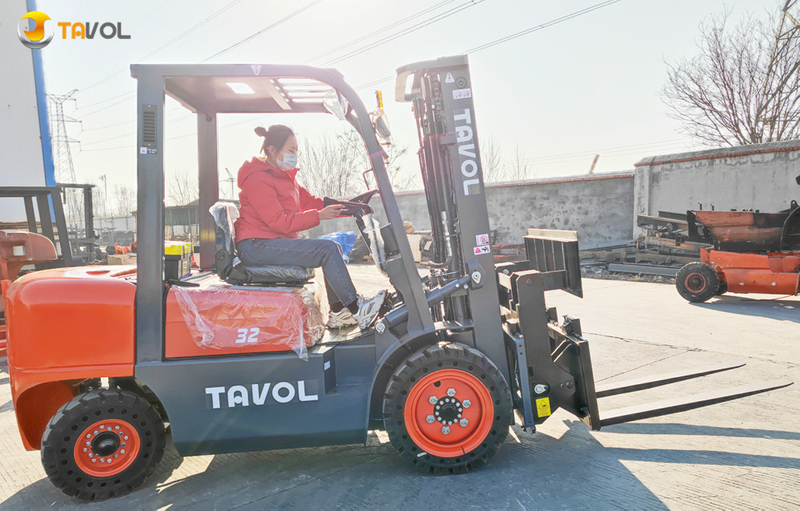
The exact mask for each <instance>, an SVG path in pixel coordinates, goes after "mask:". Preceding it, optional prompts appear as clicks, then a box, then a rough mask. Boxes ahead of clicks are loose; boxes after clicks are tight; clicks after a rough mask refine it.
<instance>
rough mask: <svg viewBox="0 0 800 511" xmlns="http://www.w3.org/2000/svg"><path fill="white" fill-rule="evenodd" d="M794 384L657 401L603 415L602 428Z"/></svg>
mask: <svg viewBox="0 0 800 511" xmlns="http://www.w3.org/2000/svg"><path fill="white" fill-rule="evenodd" d="M792 383H793V382H792V381H791V380H788V379H782V380H774V381H770V382H759V383H751V384H749V385H742V386H741V387H735V388H732V389H723V390H716V391H713V392H706V393H703V394H696V395H693V396H681V397H676V398H670V399H664V400H662V401H656V402H654V403H646V404H643V405H636V406H629V407H626V408H618V409H616V410H611V411H610V412H607V413H605V414H601V416H600V427H604V426H611V425H612V424H621V423H623V422H632V421H637V420H641V419H649V418H651V417H659V416H661V415H668V414H671V413H678V412H685V411H687V410H694V409H695V408H701V407H703V406H708V405H713V404H716V403H723V402H725V401H732V400H734V399H738V398H740V397H746V396H752V395H753V394H760V393H761V392H767V391H769V390H775V389H780V388H783V387H788V386H789V385H791V384H792Z"/></svg>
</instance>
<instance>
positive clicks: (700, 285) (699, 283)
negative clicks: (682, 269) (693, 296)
mask: <svg viewBox="0 0 800 511" xmlns="http://www.w3.org/2000/svg"><path fill="white" fill-rule="evenodd" d="M685 284H686V289H688V290H689V291H690V292H692V293H699V292H700V291H702V290H703V289H705V287H706V278H705V277H704V276H703V275H701V274H700V273H690V274H689V275H687V276H686V281H685Z"/></svg>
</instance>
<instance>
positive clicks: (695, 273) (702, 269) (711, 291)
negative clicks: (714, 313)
mask: <svg viewBox="0 0 800 511" xmlns="http://www.w3.org/2000/svg"><path fill="white" fill-rule="evenodd" d="M675 285H676V287H677V288H678V293H679V294H680V295H681V296H682V297H684V298H685V299H687V300H689V301H690V302H705V301H706V300H708V299H709V298H711V297H713V296H714V295H716V294H717V291H718V290H719V277H718V276H717V271H716V270H715V269H714V268H712V267H711V266H709V265H707V264H705V263H699V262H694V263H689V264H687V265H686V266H684V267H683V268H681V269H680V271H678V275H677V276H676V277H675Z"/></svg>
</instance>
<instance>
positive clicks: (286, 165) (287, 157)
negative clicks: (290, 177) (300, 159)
mask: <svg viewBox="0 0 800 511" xmlns="http://www.w3.org/2000/svg"><path fill="white" fill-rule="evenodd" d="M278 167H280V169H281V170H292V169H293V168H296V167H297V155H296V154H288V153H283V161H281V160H278Z"/></svg>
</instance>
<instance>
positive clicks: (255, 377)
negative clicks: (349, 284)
mask: <svg viewBox="0 0 800 511" xmlns="http://www.w3.org/2000/svg"><path fill="white" fill-rule="evenodd" d="M131 71H132V75H133V76H134V77H135V78H136V79H137V82H138V93H137V94H138V95H137V113H138V127H137V131H138V135H137V142H138V144H137V148H136V150H137V152H138V190H139V193H138V208H137V210H138V217H137V243H138V250H137V252H138V255H137V259H138V261H137V267H119V266H117V267H91V268H90V267H80V268H68V269H52V270H45V271H40V272H34V273H31V274H29V275H26V276H24V277H22V278H20V279H19V280H17V281H16V282H14V283H13V284H12V285H11V287H10V288H9V290H8V293H7V296H6V306H7V313H8V325H9V331H8V333H9V348H8V355H9V359H8V360H9V370H10V374H11V385H12V394H13V401H14V408H15V412H16V416H17V421H18V424H19V429H20V434H21V436H22V441H23V444H24V445H25V447H26V448H27V449H31V450H33V449H41V455H42V462H43V465H44V468H45V470H46V472H47V475H48V477H49V478H50V480H51V481H52V482H53V484H54V485H55V486H56V487H58V488H59V489H61V490H62V491H63V492H65V493H66V494H68V495H73V496H75V497H76V498H78V499H80V500H101V499H107V498H110V497H114V496H119V495H123V494H125V493H127V492H130V491H132V490H134V489H135V488H136V487H138V486H139V485H141V484H142V483H143V482H144V481H145V479H146V478H147V477H148V476H149V475H150V474H152V473H153V471H154V470H155V467H156V464H157V463H158V462H159V460H160V459H161V457H162V454H163V451H164V446H165V443H166V436H167V434H168V433H169V434H170V435H171V438H172V442H173V443H174V445H175V448H176V449H177V451H178V452H179V453H180V454H181V455H184V456H190V455H194V454H211V453H228V452H243V451H253V450H264V449H286V448H293V447H309V446H323V445H335V444H354V443H364V442H365V441H366V438H367V433H368V431H369V430H372V429H379V430H384V431H386V433H387V434H388V437H389V439H390V441H391V444H392V445H393V446H394V447H395V448H396V449H397V451H398V453H399V455H400V456H402V458H403V459H405V460H406V461H407V462H408V464H409V465H410V466H411V467H413V468H414V469H416V470H418V471H420V472H422V473H434V474H457V473H462V472H466V471H469V470H473V469H476V468H478V467H480V466H481V465H483V464H485V463H486V462H488V461H489V460H490V459H491V458H492V456H494V454H495V453H496V452H497V450H498V449H499V448H500V447H501V445H502V444H503V441H504V440H505V438H506V436H507V434H508V431H509V427H510V426H511V425H512V424H518V425H520V426H521V427H522V428H524V429H525V430H526V431H529V432H534V431H535V430H536V426H537V425H538V424H541V423H542V422H544V421H545V420H547V418H548V417H550V416H551V415H552V414H553V413H554V412H555V411H556V410H558V409H560V408H563V409H565V410H567V411H568V412H570V413H572V414H574V415H575V416H577V417H579V418H581V419H582V420H583V421H584V422H586V424H587V425H588V426H589V427H591V428H592V429H595V430H598V429H600V428H601V427H605V426H610V425H613V424H618V423H621V422H627V421H631V420H639V419H645V418H649V417H655V416H659V415H664V414H668V413H674V412H680V411H686V410H691V409H694V408H698V407H701V406H706V405H710V404H714V403H720V402H723V401H727V400H731V399H736V398H739V397H743V396H749V395H753V394H757V393H759V392H765V391H768V390H772V389H778V388H781V387H784V386H787V385H790V384H791V383H792V382H790V381H787V380H780V381H773V382H767V383H749V384H747V385H744V386H742V387H738V388H734V389H726V390H724V391H719V392H711V393H706V394H700V395H695V396H691V397H688V398H674V399H670V400H668V401H664V402H657V403H650V404H647V405H642V406H637V407H633V408H628V409H622V410H616V411H611V412H603V413H601V412H600V409H599V405H598V400H599V399H600V398H602V397H604V396H610V395H615V394H621V393H626V392H633V391H638V390H641V389H646V388H650V387H655V386H659V385H664V384H668V383H672V382H676V381H682V380H686V379H689V378H695V377H698V376H703V375H706V374H710V373H714V372H719V371H724V370H727V369H733V368H734V367H739V366H740V365H741V364H724V365H717V366H714V367H709V368H706V369H704V370H700V371H683V372H680V373H675V374H670V375H664V376H663V377H657V378H653V379H650V380H647V381H643V380H635V381H630V382H622V383H617V384H614V385H610V386H605V387H602V388H601V387H595V382H594V377H593V374H592V364H591V358H590V354H589V342H588V341H587V340H586V339H585V338H583V337H582V334H581V327H580V322H579V321H578V320H577V319H575V318H570V317H566V318H565V319H564V321H563V322H559V320H558V314H557V312H556V310H555V309H554V308H552V307H550V308H548V307H547V306H546V304H545V299H544V297H545V291H547V290H554V289H562V290H565V291H567V292H569V293H572V294H574V295H577V296H582V295H583V291H582V285H581V277H580V266H579V256H578V239H577V235H576V233H574V232H571V231H547V230H532V231H531V232H530V233H529V235H528V236H526V237H525V248H526V254H527V259H526V260H525V261H521V262H515V263H503V264H498V265H495V264H494V261H493V257H492V247H491V245H490V243H489V232H490V226H489V216H488V213H487V206H486V197H485V188H484V182H483V174H482V171H481V159H480V152H479V146H478V139H477V128H476V122H477V117H476V115H475V109H474V105H473V98H472V93H473V90H472V82H471V79H470V74H469V66H468V62H467V57H466V56H455V57H446V58H441V59H438V60H435V61H429V62H419V63H415V64H411V65H408V66H404V67H402V68H400V69H399V70H398V77H397V84H396V99H397V100H398V101H404V102H410V103H411V105H412V108H413V112H414V116H415V118H416V124H417V129H418V135H419V141H420V150H419V161H420V166H421V173H422V180H423V184H424V187H425V194H426V198H427V204H428V211H429V214H430V220H431V229H432V238H433V250H432V260H431V262H430V263H429V265H428V272H427V274H426V275H425V276H424V277H420V274H419V271H418V268H417V266H416V264H415V262H414V258H413V256H412V252H411V247H410V245H409V241H408V237H407V235H406V232H405V228H404V225H403V218H402V215H401V212H400V210H399V208H398V205H397V201H396V199H395V195H394V191H393V190H392V186H391V183H390V181H389V175H388V174H387V171H386V164H385V162H384V157H383V155H384V154H385V152H384V151H383V148H382V146H381V138H382V137H383V136H384V135H385V128H386V126H385V124H381V125H379V126H378V128H380V129H376V122H375V120H376V119H378V116H371V115H370V112H368V110H367V108H366V107H365V106H364V104H363V102H362V101H361V99H360V98H359V97H358V95H357V94H356V93H355V91H354V90H353V89H352V88H351V87H350V86H349V85H348V84H347V83H346V82H345V81H344V80H343V77H342V75H341V74H339V73H338V72H337V71H335V70H333V69H319V68H313V67H308V66H293V65H262V64H241V65H236V64H185V65H184V64H174V65H173V64H142V65H133V66H132V67H131ZM165 96H170V97H172V98H174V99H175V100H177V101H178V102H179V103H180V104H181V105H183V106H184V107H186V108H187V109H188V110H190V111H191V112H193V113H195V114H196V118H197V132H198V153H199V160H198V161H199V187H200V215H201V217H200V247H199V248H200V269H199V270H193V271H192V272H191V273H190V274H189V275H180V274H177V275H176V274H175V272H174V271H172V270H169V268H170V264H174V263H173V262H171V261H170V260H169V259H167V260H165V256H164V239H163V238H164V151H165V142H166V141H165V139H164V122H165V119H164V117H165V110H164V102H165ZM227 113H298V114H299V113H305V114H309V113H315V114H326V113H330V114H333V115H334V116H336V117H337V118H339V119H340V120H342V121H343V122H347V123H349V125H350V126H351V127H352V129H354V130H355V131H356V132H357V133H358V134H359V135H360V137H361V138H362V140H363V142H364V145H365V149H366V151H367V154H369V157H370V161H371V164H372V172H373V174H374V180H375V182H376V183H377V190H376V191H375V193H369V192H368V193H366V194H364V195H362V196H359V198H357V200H354V201H346V203H347V205H348V206H350V207H351V209H350V212H351V214H352V215H353V217H354V221H355V223H356V225H357V226H358V228H359V229H360V230H361V231H362V234H363V235H364V236H365V239H367V240H369V245H370V248H371V250H372V254H373V258H374V259H375V261H376V263H377V265H378V266H379V268H380V270H381V271H383V272H384V273H385V274H386V275H387V276H388V278H389V281H390V282H391V289H390V290H389V295H390V296H389V299H388V300H387V303H386V307H385V310H383V311H382V312H381V313H380V314H379V316H378V317H377V318H376V320H375V322H374V323H373V324H372V325H371V326H370V327H369V328H367V329H365V330H363V331H360V332H354V333H353V335H349V336H347V338H339V337H337V338H333V339H329V340H326V339H322V340H320V339H319V335H318V334H319V332H318V331H317V330H316V327H317V326H319V324H320V323H321V321H320V320H319V319H318V318H315V315H316V314H318V309H317V306H318V305H317V304H316V303H315V302H314V299H313V296H314V292H313V287H314V284H312V283H309V282H308V278H309V276H310V275H311V272H309V270H308V269H307V268H300V267H245V266H243V265H242V264H241V263H240V262H238V260H237V259H236V254H235V243H234V240H235V233H234V232H231V231H230V229H228V232H225V229H224V226H225V225H226V224H227V223H228V221H229V220H230V216H231V215H235V210H234V208H231V207H227V206H225V205H221V206H222V207H219V206H220V205H217V206H218V207H217V208H214V209H213V211H215V212H217V213H218V214H217V219H216V220H218V221H219V224H220V226H221V227H220V229H219V230H218V228H217V222H216V221H215V215H213V214H211V213H210V212H209V211H210V210H212V209H211V208H212V207H213V206H214V205H215V204H216V203H217V202H218V200H219V197H218V191H219V176H218V161H217V119H218V115H219V114H227ZM372 196H379V197H380V201H381V202H382V205H383V210H384V213H385V218H382V219H381V221H378V219H376V217H375V216H374V215H373V214H372V212H371V208H369V207H367V203H368V202H369V199H370V198H371V197H372ZM223 210H224V211H225V215H226V216H227V218H223V215H222V214H221V212H222V211H223ZM234 270H235V271H234Z"/></svg>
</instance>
